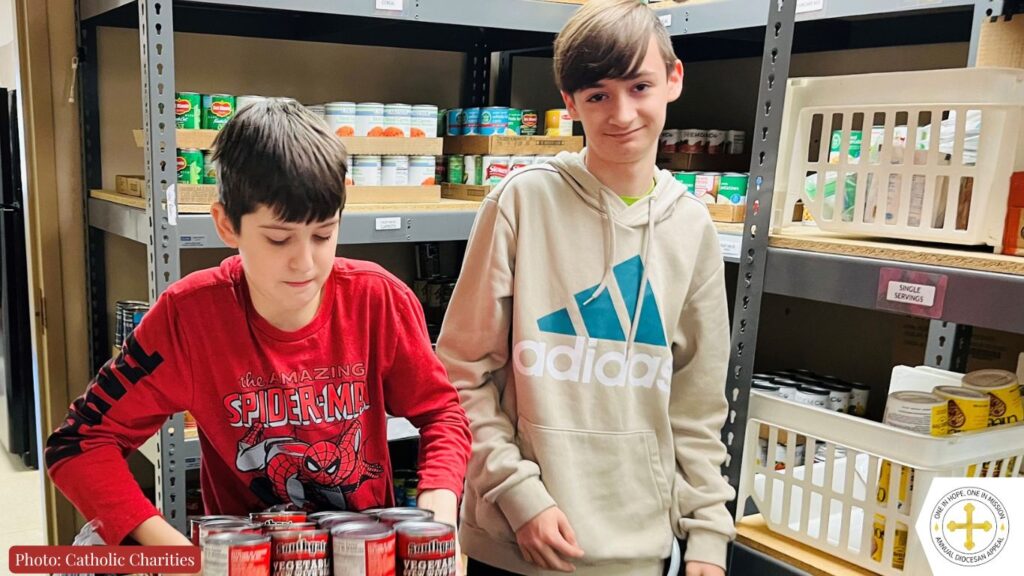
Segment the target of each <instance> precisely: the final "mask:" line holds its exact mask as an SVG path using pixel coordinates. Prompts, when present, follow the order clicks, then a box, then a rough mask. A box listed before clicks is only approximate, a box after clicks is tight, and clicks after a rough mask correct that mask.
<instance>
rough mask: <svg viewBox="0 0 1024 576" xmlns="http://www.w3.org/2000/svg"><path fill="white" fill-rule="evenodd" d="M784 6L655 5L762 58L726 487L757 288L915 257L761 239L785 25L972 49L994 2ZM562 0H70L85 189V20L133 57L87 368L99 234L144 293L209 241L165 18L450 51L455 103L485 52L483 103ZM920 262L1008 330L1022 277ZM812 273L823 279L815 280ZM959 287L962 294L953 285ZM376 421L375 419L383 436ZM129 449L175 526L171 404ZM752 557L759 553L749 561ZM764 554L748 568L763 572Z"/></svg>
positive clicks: (372, 238)
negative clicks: (178, 196) (147, 464)
mask: <svg viewBox="0 0 1024 576" xmlns="http://www.w3.org/2000/svg"><path fill="white" fill-rule="evenodd" d="M795 4H796V3H795V1H790V0H785V1H780V0H771V1H770V2H769V1H768V0H709V1H704V2H698V3H685V4H678V5H672V6H669V7H666V8H659V10H658V12H659V14H660V15H661V16H662V19H663V22H664V23H665V24H666V26H667V27H668V30H669V31H670V33H671V34H672V35H673V36H675V37H677V40H683V39H684V38H685V39H686V40H690V39H691V37H692V36H693V35H696V34H716V33H727V34H731V33H733V32H736V33H737V34H739V33H741V32H744V31H746V32H750V31H751V30H754V31H755V32H754V37H756V38H758V40H757V42H758V43H759V49H758V52H762V57H763V60H762V75H761V79H760V82H759V91H760V93H759V102H758V107H757V113H756V114H757V117H756V129H755V133H754V137H753V138H752V148H753V159H754V160H753V162H752V166H751V178H750V182H751V185H750V190H749V193H748V207H747V213H748V214H750V217H749V218H748V221H747V222H746V223H745V224H744V225H742V226H739V225H733V226H724V227H720V234H719V236H720V241H721V246H722V250H723V255H724V257H725V259H726V260H727V261H729V262H733V263H737V264H738V265H739V282H738V287H737V297H736V306H735V315H734V325H733V342H732V348H731V350H732V357H731V361H730V372H729V383H728V396H729V399H730V403H731V410H732V414H731V417H730V419H729V423H728V424H727V426H726V429H725V430H723V438H724V439H725V440H726V443H727V446H728V449H729V454H730V458H729V461H728V462H727V466H726V469H725V473H726V475H727V476H728V477H729V478H730V480H731V481H732V482H733V483H734V484H735V483H736V482H737V479H738V475H739V473H740V470H739V466H740V460H741V457H740V455H741V454H742V450H743V446H742V442H743V430H744V428H745V424H746V411H747V398H748V394H749V389H750V377H751V373H752V372H753V366H754V352H755V348H756V336H757V328H758V317H759V313H760V307H761V298H762V296H763V294H765V293H773V294H785V295H790V296H798V297H801V298H810V299H816V300H823V301H828V302H835V303H840V304H847V305H853V306H858V307H861V308H874V302H875V292H876V290H877V270H878V268H879V267H882V266H893V265H895V266H901V267H903V268H906V269H915V266H908V265H905V264H900V263H891V262H890V263H887V262H885V261H880V260H869V259H866V258H856V257H847V256H837V255H830V254H821V253H811V252H803V251H797V250H787V249H779V248H772V247H771V246H770V245H769V239H768V236H769V230H770V225H769V216H770V214H771V201H772V188H773V183H774V171H775V162H776V159H777V158H776V156H777V153H778V138H779V131H780V127H781V117H782V103H783V101H784V93H785V87H786V79H787V77H788V73H789V58H790V54H791V52H792V42H793V38H794V32H796V34H797V35H799V30H800V25H798V24H797V22H826V21H831V20H833V19H850V20H854V21H858V22H859V21H863V20H871V19H875V20H879V21H884V20H885V19H887V18H897V17H908V16H914V17H917V16H922V15H925V16H927V15H936V17H938V16H941V15H947V14H956V15H957V18H959V19H961V20H968V21H970V22H972V24H971V33H970V39H971V61H972V62H973V54H974V53H975V52H976V46H977V37H978V30H979V28H980V24H981V22H982V21H983V20H984V19H985V18H987V17H990V16H993V15H999V14H1001V13H1002V9H1003V3H1002V2H1001V1H1000V0H928V1H927V2H922V1H912V0H900V1H890V0H826V2H825V3H824V6H823V8H822V9H821V10H816V11H811V12H807V13H803V14H795ZM576 8H577V6H574V5H571V4H562V3H554V2H545V1H543V0H405V2H404V9H403V10H400V11H383V10H377V9H376V8H375V2H374V0H352V1H346V2H339V1H337V0H219V1H202V2H193V1H188V2H186V1H180V0H79V13H80V28H79V32H80V37H81V49H80V62H81V65H80V70H81V74H82V78H81V81H80V83H79V86H80V91H81V93H82V98H81V102H82V107H83V112H82V113H83V123H84V128H85V129H84V130H83V139H84V142H83V150H84V154H85V156H86V158H85V160H86V162H85V165H86V175H85V176H86V178H85V182H86V183H87V186H88V187H89V188H98V187H100V184H101V182H102V172H101V170H102V165H101V162H100V159H99V154H98V150H99V149H100V148H99V138H100V134H99V121H98V110H99V106H98V88H97V66H99V65H100V63H97V62H96V61H95V57H96V54H97V49H96V28H97V27H98V26H120V27H137V28H138V30H139V46H140V52H141V55H142V61H141V64H142V79H143V94H142V96H143V115H144V122H143V124H144V129H145V133H146V139H145V140H146V145H145V159H146V170H145V173H146V180H147V187H148V190H149V196H148V197H149V200H148V207H147V209H146V210H139V209H134V208H129V207H126V206H120V205H117V204H112V203H109V202H105V201H102V200H96V199H88V200H86V201H85V204H86V209H87V214H88V222H89V225H90V226H89V243H88V252H89V261H90V265H89V274H90V276H89V281H90V284H89V290H90V300H91V302H92V327H91V332H92V339H91V342H90V347H91V350H92V357H93V359H94V363H97V365H98V363H100V362H102V361H103V360H105V359H106V354H107V353H108V352H109V345H108V344H107V342H106V333H107V328H106V321H105V315H106V311H105V310H104V308H103V307H104V306H105V296H106V294H105V287H104V281H105V280H104V278H105V277H104V270H103V259H104V252H103V250H104V247H103V238H104V233H110V234H113V235H116V236H121V237H124V238H129V239H132V240H134V241H137V242H141V243H143V244H145V245H146V246H147V256H148V263H149V270H150V279H149V286H150V298H151V299H155V298H156V297H157V295H158V294H159V293H160V292H161V291H162V290H164V289H165V288H166V287H167V285H168V284H170V283H171V282H173V281H175V280H177V279H178V278H179V277H180V265H179V256H180V251H181V250H185V249H203V248H221V247H223V245H222V244H221V243H220V240H219V239H218V237H217V235H216V233H215V232H214V229H213V225H212V222H211V219H210V217H209V216H207V215H195V214H180V215H177V216H176V218H173V217H170V215H169V214H167V211H166V209H165V202H166V190H167V186H168V185H169V184H171V183H173V182H174V181H175V175H174V173H173V172H172V171H171V169H170V166H171V165H173V160H174V157H173V153H174V149H175V147H176V146H175V140H174V138H175V135H174V130H173V127H174V124H173V121H174V117H173V114H172V113H171V110H173V101H174V91H175V90H174V88H175V84H174V61H173V55H174V44H173V37H174V32H175V31H186V32H197V33H210V34H220V35H227V36H259V37H266V38H287V39H298V40H309V41H318V42H338V43H346V44H364V45H387V46H396V47H407V48H423V49H434V50H449V51H456V52H462V53H464V54H465V55H466V66H465V71H464V75H463V78H462V85H463V89H462V104H463V105H464V106H471V105H483V104H487V103H489V92H490V90H489V87H490V83H491V81H492V78H491V77H490V74H491V58H492V55H494V54H497V55H498V57H499V58H500V60H499V66H498V74H497V78H494V79H493V80H495V81H496V82H497V84H498V90H497V94H496V96H495V101H496V102H503V101H506V100H507V98H508V96H509V94H508V93H509V91H510V90H511V82H510V80H509V79H510V77H511V68H512V63H513V56H514V55H516V54H523V53H536V52H537V51H538V50H539V51H541V52H543V51H544V50H545V49H547V48H546V47H547V46H549V45H550V41H551V38H552V35H553V34H554V33H555V32H557V31H558V30H559V29H560V28H561V27H562V25H563V24H564V22H565V21H566V20H567V19H568V17H569V16H570V15H571V14H572V12H573V11H574V10H575V9H576ZM918 38H919V37H918ZM918 41H920V40H918ZM762 49H763V50H762ZM474 217H475V213H473V212H465V211H437V212H430V213H424V212H408V211H396V212H394V213H392V212H387V213H372V212H360V211H357V210H347V211H346V212H345V215H344V216H343V224H342V230H341V235H340V237H339V243H341V244H357V243H358V244H364V243H401V242H423V241H443V240H464V239H466V238H467V237H468V235H469V232H470V230H471V227H472V224H473V219H474ZM395 219H397V220H395ZM810 270H815V273H814V278H813V279H812V278H809V277H808V274H809V273H810V272H809V271H810ZM929 271H933V272H938V273H943V274H947V275H949V276H950V279H951V280H950V292H949V300H948V301H947V302H948V304H947V309H946V314H945V317H944V318H942V319H941V320H946V321H949V322H958V323H962V324H970V325H977V326H988V327H994V328H1001V329H1008V328H1014V329H1016V331H1020V330H1022V327H1024V312H1022V311H1020V310H1017V309H1016V308H1019V306H1018V307H1014V306H1013V305H1007V303H1008V302H1009V303H1012V302H1019V301H1020V300H1021V296H1024V279H1022V278H1020V277H1012V276H1008V275H1001V274H994V273H977V272H972V271H964V270H952V269H949V268H943V267H935V266H932V267H929ZM826 277H827V278H830V280H829V281H828V282H822V281H821V279H822V278H826ZM812 280H813V281H812ZM963 294H971V295H972V296H973V297H972V298H969V299H968V298H964V297H963V296H962V295H963ZM979 295H981V297H979ZM954 328H955V327H954ZM946 329H947V333H952V332H949V331H948V327H946ZM391 428H392V426H390V425H389V436H390V431H391ZM410 428H411V427H410V426H407V423H402V422H395V423H394V434H395V437H398V436H401V437H409V436H411V435H412V434H413V433H414V430H410ZM143 451H144V453H146V454H147V456H148V457H149V458H150V459H151V460H152V461H153V462H154V464H155V467H156V470H157V500H158V504H159V506H160V508H161V509H162V510H163V512H164V514H165V515H166V516H167V518H168V519H169V520H170V521H171V522H172V524H174V525H175V526H176V527H178V528H179V529H184V527H185V515H184V509H185V482H184V474H185V471H186V470H188V469H190V468H191V467H193V466H196V465H198V457H199V456H198V441H195V440H186V439H185V438H184V436H183V419H182V416H181V415H176V416H175V417H173V418H171V419H170V420H168V422H167V423H166V424H165V425H164V426H163V428H162V429H161V431H160V433H159V434H158V436H156V437H154V439H153V440H151V441H150V442H148V443H147V445H146V447H145V448H144V450H143ZM737 549H738V550H743V551H744V554H743V558H744V560H743V564H744V566H747V567H749V566H754V565H758V566H762V565H765V566H766V563H770V561H771V559H770V558H768V557H767V556H764V555H762V554H758V553H751V552H750V551H749V549H747V548H746V547H744V546H743V545H741V544H740V545H737ZM762 557H763V558H764V560H763V561H762V560H759V559H760V558H762ZM759 562H760V563H761V564H758V563H759ZM765 566H762V568H764V569H765V570H768V568H767V567H765ZM750 570H754V568H750ZM779 570H780V568H779V566H773V567H772V568H771V571H772V573H778V571H779ZM781 570H783V571H784V570H785V569H784V568H782V569H781ZM745 571H746V569H745ZM765 573H768V572H765ZM793 573H796V572H793Z"/></svg>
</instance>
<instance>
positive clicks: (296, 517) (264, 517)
mask: <svg viewBox="0 0 1024 576" xmlns="http://www.w3.org/2000/svg"><path fill="white" fill-rule="evenodd" d="M249 520H250V521H252V522H254V523H256V524H259V525H260V526H270V525H273V524H294V523H296V522H306V513H305V512H302V511H295V510H291V511H288V510H281V511H273V512H270V511H268V512H252V513H250V514H249Z"/></svg>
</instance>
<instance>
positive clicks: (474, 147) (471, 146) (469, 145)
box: [444, 136, 583, 156]
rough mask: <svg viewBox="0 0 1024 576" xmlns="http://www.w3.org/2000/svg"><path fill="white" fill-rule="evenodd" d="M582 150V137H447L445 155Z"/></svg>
mask: <svg viewBox="0 0 1024 576" xmlns="http://www.w3.org/2000/svg"><path fill="white" fill-rule="evenodd" d="M580 150H583V137H582V136H447V137H445V139H444V153H445V154H474V155H478V156H484V155H490V156H554V155H555V154H558V153H559V152H562V151H568V152H579V151H580Z"/></svg>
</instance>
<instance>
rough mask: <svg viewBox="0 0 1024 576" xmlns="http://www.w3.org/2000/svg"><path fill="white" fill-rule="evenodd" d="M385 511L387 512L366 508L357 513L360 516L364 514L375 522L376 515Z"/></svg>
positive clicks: (383, 509)
mask: <svg viewBox="0 0 1024 576" xmlns="http://www.w3.org/2000/svg"><path fill="white" fill-rule="evenodd" d="M385 510H387V508H367V509H366V510H363V511H361V512H359V513H360V514H366V515H367V516H369V517H371V518H373V519H374V520H376V519H377V515H378V514H380V513H381V512H383V511H385Z"/></svg>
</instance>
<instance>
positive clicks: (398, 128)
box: [384, 104, 412, 138]
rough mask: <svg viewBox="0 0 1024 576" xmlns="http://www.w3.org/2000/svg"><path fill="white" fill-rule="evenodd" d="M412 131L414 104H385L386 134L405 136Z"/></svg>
mask: <svg viewBox="0 0 1024 576" xmlns="http://www.w3.org/2000/svg"><path fill="white" fill-rule="evenodd" d="M411 131H412V106H410V105H408V104H387V105H385V106H384V136H386V137H388V138H405V137H407V136H409V133H410V132H411Z"/></svg>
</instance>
